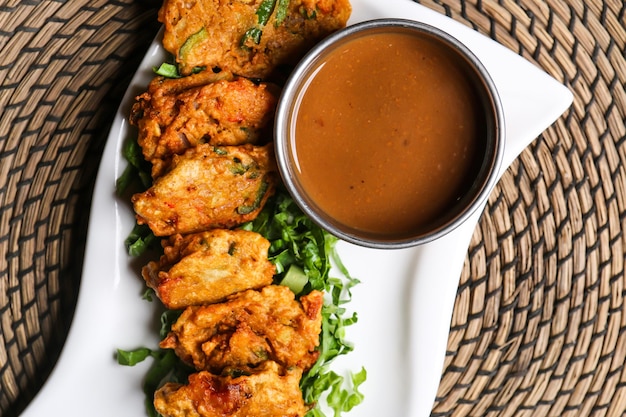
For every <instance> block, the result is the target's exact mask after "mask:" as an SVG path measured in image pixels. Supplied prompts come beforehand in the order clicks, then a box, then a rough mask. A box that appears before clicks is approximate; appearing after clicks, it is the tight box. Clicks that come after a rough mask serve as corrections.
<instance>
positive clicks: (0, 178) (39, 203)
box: [0, 0, 156, 417]
mask: <svg viewBox="0 0 626 417" xmlns="http://www.w3.org/2000/svg"><path fill="white" fill-rule="evenodd" d="M154 15H155V7H154V5H152V4H145V5H142V4H140V3H137V2H132V1H130V0H128V1H117V2H107V1H80V0H79V1H67V2H65V1H9V2H0V57H1V58H2V59H0V255H1V256H0V416H3V417H5V416H12V415H18V414H19V411H20V410H21V409H23V407H24V406H25V405H26V404H27V403H28V402H29V401H30V399H31V398H32V397H33V395H34V394H35V393H36V392H37V390H38V389H39V387H40V386H41V384H42V382H43V381H44V380H45V378H46V377H47V375H48V374H49V372H50V370H51V368H52V366H53V364H54V363H55V361H56V359H57V357H58V354H59V351H60V349H61V346H62V344H63V341H64V340H65V337H66V334H67V331H68V326H69V323H70V321H71V318H72V314H73V310H74V306H75V302H76V294H77V289H78V285H79V281H80V272H81V271H80V268H81V264H82V256H83V245H84V240H85V236H86V220H87V217H88V213H89V205H90V200H91V193H92V190H93V181H94V178H95V174H96V169H97V166H98V163H99V159H100V156H101V153H102V148H103V145H104V140H105V139H106V136H107V132H108V129H109V127H110V124H111V122H112V115H113V113H114V111H115V109H116V107H117V105H118V104H119V100H120V97H121V95H122V93H123V92H124V90H125V85H127V83H128V81H129V79H130V78H129V77H130V75H132V73H133V72H134V70H135V68H136V66H137V65H138V60H137V58H138V57H140V56H141V55H143V53H144V49H145V48H146V47H147V45H148V43H149V42H150V40H151V39H152V37H153V36H154V33H155V31H156V27H155V23H154V22H155V16H154Z"/></svg>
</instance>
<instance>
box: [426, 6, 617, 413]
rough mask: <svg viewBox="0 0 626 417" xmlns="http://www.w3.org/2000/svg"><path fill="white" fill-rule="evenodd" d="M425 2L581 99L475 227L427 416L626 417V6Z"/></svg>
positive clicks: (533, 149) (528, 154)
mask: <svg viewBox="0 0 626 417" xmlns="http://www.w3.org/2000/svg"><path fill="white" fill-rule="evenodd" d="M422 3H423V4H425V5H428V6H429V7H432V8H434V9H436V10H439V11H441V12H442V13H445V14H447V15H449V16H452V17H453V18H455V19H457V20H460V21H463V22H464V23H466V24H467V25H470V26H472V27H473V28H475V29H476V30H478V31H480V32H482V33H484V34H486V35H488V36H491V37H492V38H494V39H496V40H497V41H499V42H500V43H502V44H504V45H506V46H507V47H509V48H511V49H512V50H514V51H516V52H518V53H519V54H520V55H522V56H524V57H525V58H527V59H529V60H530V61H533V62H535V63H536V64H537V65H538V66H540V67H541V68H543V69H545V70H546V71H547V72H548V73H550V74H551V75H552V76H554V77H555V78H557V79H558V80H560V81H562V82H563V83H564V84H565V85H567V86H568V87H569V88H570V89H571V91H572V92H573V93H574V96H575V99H574V104H573V106H572V107H571V109H570V110H569V111H568V112H567V113H566V114H565V115H564V116H563V117H562V118H561V119H560V120H559V121H557V123H555V124H554V125H553V126H552V127H551V128H549V129H548V130H547V131H546V132H545V133H544V134H543V135H542V136H541V137H540V138H538V139H537V140H536V141H535V142H534V143H533V144H532V145H531V146H530V147H529V148H528V149H527V150H525V151H524V152H523V153H522V155H521V156H520V158H519V159H518V160H517V161H516V162H515V163H514V164H513V165H512V166H511V167H510V169H509V170H508V171H507V172H506V174H505V175H504V176H503V178H502V180H501V181H500V183H499V185H498V187H497V189H496V190H495V191H494V193H493V194H492V196H491V199H490V201H489V204H488V207H487V210H486V212H485V215H484V216H483V217H482V218H481V222H480V224H479V227H478V228H477V230H476V232H475V234H474V236H473V239H472V243H471V246H470V250H469V252H468V257H467V260H466V263H465V268H464V272H463V275H462V277H461V282H460V287H459V290H458V294H457V300H456V304H455V311H454V314H453V320H452V324H451V335H450V338H449V343H448V352H447V359H446V367H445V370H444V374H443V376H442V380H441V385H440V387H439V393H438V399H437V403H436V404H435V407H434V411H433V414H434V415H436V416H448V415H450V416H531V415H532V416H587V415H593V416H605V415H607V416H622V415H624V413H625V412H626V398H625V396H626V387H625V384H626V368H624V359H625V355H626V332H625V325H626V305H625V303H624V295H625V292H624V289H625V282H626V281H625V276H624V260H625V253H626V242H625V235H624V226H626V221H625V220H626V205H625V203H626V199H625V198H626V172H625V170H624V162H625V158H626V144H625V141H626V127H625V119H626V93H625V90H624V85H625V84H626V61H625V58H624V56H625V44H626V17H625V13H626V9H625V5H624V3H623V2H621V1H607V2H598V1H595V2H576V1H548V2H539V1H533V0H529V1H526V0H524V1H516V2H512V1H498V2H491V1H487V2H485V1H477V2H473V1H471V2H432V3H429V2H422ZM520 83H523V80H520Z"/></svg>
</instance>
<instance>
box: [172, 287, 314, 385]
mask: <svg viewBox="0 0 626 417" xmlns="http://www.w3.org/2000/svg"><path fill="white" fill-rule="evenodd" d="M323 302H324V300H323V294H322V293H321V292H319V291H313V292H311V293H310V294H308V295H305V296H302V297H301V298H300V302H298V301H297V300H295V296H294V294H293V292H292V291H291V290H290V289H289V288H288V287H285V286H282V285H270V286H267V287H265V288H263V289H262V290H260V291H254V290H249V291H244V292H242V293H239V294H235V295H233V296H232V297H230V298H229V299H228V300H227V301H226V302H224V303H219V304H212V305H208V306H200V307H189V308H187V309H185V311H184V312H183V313H182V315H181V316H180V317H179V318H178V320H177V321H176V323H174V325H173V326H172V328H171V331H170V333H169V334H168V336H167V337H166V338H165V339H164V340H163V341H162V342H161V347H162V348H164V349H174V351H175V352H176V354H177V355H178V357H180V358H181V359H182V360H183V361H184V362H186V363H188V364H190V365H192V366H194V367H195V368H196V369H198V370H209V371H212V372H216V373H220V372H221V371H222V370H224V369H227V368H242V367H255V366H258V365H259V364H261V363H263V362H265V361H267V360H271V361H275V362H278V363H279V364H281V365H282V366H285V367H287V368H291V367H299V368H301V369H303V370H307V369H309V368H310V367H311V366H313V364H314V363H315V361H316V360H317V358H318V356H319V352H318V351H317V349H316V348H317V346H318V344H319V334H320V331H321V326H322V313H321V309H322V304H323Z"/></svg>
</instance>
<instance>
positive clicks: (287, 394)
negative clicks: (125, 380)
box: [154, 361, 307, 417]
mask: <svg viewBox="0 0 626 417" xmlns="http://www.w3.org/2000/svg"><path fill="white" fill-rule="evenodd" d="M301 377H302V370H300V369H297V368H294V369H290V370H284V369H283V368H282V367H281V366H279V365H278V364H277V363H275V362H270V361H268V362H265V363H264V364H263V366H261V367H259V368H258V369H255V370H252V372H251V373H250V374H244V375H240V376H218V375H214V374H212V373H210V372H207V371H202V372H198V373H195V374H191V375H190V376H189V383H188V384H187V385H182V384H175V383H167V384H165V385H164V386H163V387H161V388H160V389H159V390H158V391H157V392H156V393H155V396H154V406H155V408H156V410H157V411H158V412H159V413H160V414H161V415H162V416H164V417H220V416H228V417H278V416H280V417H298V416H304V415H305V414H306V412H307V407H306V406H305V405H304V400H303V399H302V393H301V392H300V388H299V383H300V378H301Z"/></svg>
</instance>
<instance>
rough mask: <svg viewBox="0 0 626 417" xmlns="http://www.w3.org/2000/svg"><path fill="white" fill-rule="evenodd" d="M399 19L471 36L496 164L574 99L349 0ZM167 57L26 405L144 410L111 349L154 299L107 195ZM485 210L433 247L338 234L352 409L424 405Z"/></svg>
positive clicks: (145, 332) (511, 60) (153, 336)
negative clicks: (438, 32)
mask: <svg viewBox="0 0 626 417" xmlns="http://www.w3.org/2000/svg"><path fill="white" fill-rule="evenodd" d="M382 17H401V18H408V19H414V20H418V21H423V22H426V23H429V24H431V25H433V26H437V27H439V28H441V29H444V30H445V31H447V32H449V33H450V34H452V35H453V36H455V37H457V38H458V39H459V40H461V41H462V42H463V43H465V44H466V46H468V47H469V48H470V49H471V50H472V51H473V52H474V53H475V54H476V55H477V56H478V58H479V59H480V60H481V61H482V62H483V64H484V65H485V66H486V68H487V70H488V71H489V72H490V74H491V76H492V78H493V80H494V83H495V85H496V87H497V88H498V91H499V94H500V97H501V100H502V105H503V108H504V113H505V123H506V128H505V129H506V153H505V157H504V163H503V166H502V169H501V173H502V172H503V171H504V170H505V169H506V167H508V166H509V164H510V163H511V162H512V161H513V160H514V159H515V158H516V157H517V156H518V154H519V153H520V152H521V151H522V150H523V149H524V148H525V147H526V146H527V145H528V144H529V143H530V141H532V140H533V139H534V138H536V137H537V136H538V135H539V134H540V133H541V132H542V131H543V130H544V129H546V128H547V127H548V126H549V125H551V124H552V123H553V122H554V121H555V120H556V119H557V118H558V117H559V116H560V115H561V114H562V113H563V112H564V111H565V110H566V109H567V108H568V107H569V105H570V104H571V102H572V95H571V93H570V92H569V91H568V90H567V89H566V88H564V87H563V86H562V85H560V84H559V83H557V82H556V81H555V80H554V79H552V78H551V77H549V76H548V75H546V74H545V73H544V72H543V71H541V70H540V69H538V68H536V67H535V66H534V65H532V64H530V63H529V62H528V61H526V60H524V59H522V58H520V57H519V56H518V55H516V54H515V53H513V52H511V51H509V50H508V49H505V48H504V47H502V46H500V45H499V44H497V43H495V42H494V41H492V40H491V39H489V38H486V37H484V36H482V35H480V34H478V33H477V32H475V31H473V30H471V29H469V28H467V27H465V26H463V25H461V24H459V23H457V22H455V21H453V20H451V19H449V18H447V17H445V16H443V15H441V14H438V13H435V12H433V11H431V10H429V9H426V8H425V7H423V6H420V5H418V4H415V3H413V2H411V1H410V0H385V1H384V2H383V1H380V0H353V15H352V18H351V21H350V23H356V22H359V21H362V20H368V19H372V18H382ZM163 59H164V53H163V50H162V49H161V48H160V46H159V44H158V42H156V43H154V44H153V45H152V47H151V48H150V50H149V52H148V54H147V55H146V57H145V59H144V61H143V63H142V64H141V66H140V69H139V71H138V72H137V74H136V76H135V78H134V79H133V81H132V83H131V87H130V88H129V91H128V92H127V94H126V96H125V97H124V99H123V102H122V105H121V106H120V109H119V111H118V113H117V115H116V118H115V121H114V124H113V127H112V130H111V133H110V136H109V139H108V142H107V145H106V148H105V151H104V155H103V158H102V164H101V167H100V171H99V174H98V179H97V183H96V187H95V192H94V198H93V208H92V213H91V218H90V224H89V236H88V241H87V250H86V255H85V256H86V257H85V264H84V271H83V276H82V282H81V288H80V291H79V298H78V303H77V305H76V312H75V318H74V321H73V323H72V326H71V329H70V332H69V334H68V338H67V341H66V344H65V347H64V349H63V352H62V353H61V356H60V358H59V361H58V363H57V365H56V366H55V369H54V370H53V372H52V374H51V375H50V377H49V379H48V381H47V382H46V383H45V385H44V387H43V388H42V390H41V391H40V392H39V394H38V395H37V396H36V397H35V399H34V400H33V401H32V402H31V404H30V405H29V406H28V408H27V409H26V410H25V412H24V414H23V415H24V416H27V417H40V416H44V415H64V416H66V417H71V416H83V415H85V414H87V415H90V416H92V417H100V416H102V417H111V416H115V417H125V416H129V417H130V416H133V417H139V416H144V415H145V411H144V394H143V392H142V389H141V387H142V379H143V376H144V375H145V373H146V370H147V368H148V366H149V361H146V363H143V364H140V365H138V366H135V367H124V366H120V365H118V364H117V363H116V361H115V359H114V352H115V350H116V349H117V348H123V349H132V348H135V347H139V346H144V345H147V346H155V345H156V343H157V332H156V330H155V328H154V326H155V321H156V320H155V317H154V314H155V313H154V310H155V309H154V308H153V306H152V305H150V304H148V303H147V302H146V301H143V300H141V298H140V294H141V293H142V292H143V285H144V284H143V283H142V282H141V279H140V277H138V276H137V274H136V272H135V271H134V270H133V269H132V265H130V262H131V260H129V258H128V256H127V254H126V252H125V249H124V245H123V242H124V239H125V238H126V236H127V234H128V232H129V231H130V229H131V228H132V225H133V215H132V211H131V209H130V207H129V205H128V203H126V202H122V201H119V200H117V199H116V198H115V196H114V188H115V180H116V178H117V177H118V176H119V175H120V174H121V172H122V171H123V169H124V166H125V164H124V162H123V161H122V160H121V158H120V149H121V144H122V142H123V140H124V139H125V138H126V135H127V132H128V128H129V126H128V122H127V121H126V120H127V118H128V114H129V110H130V104H131V102H132V99H133V96H134V95H136V94H137V93H138V92H141V91H142V90H143V89H144V88H145V86H146V85H147V83H148V81H149V80H150V79H151V77H152V73H151V68H152V67H153V66H154V65H158V64H159V63H161V62H162V61H163ZM480 215H481V213H480V212H478V213H476V214H475V215H474V216H473V217H472V218H471V219H470V220H469V221H468V222H466V223H465V224H464V225H462V226H461V227H460V228H458V229H457V230H455V231H454V232H453V233H451V234H449V235H448V236H445V237H443V238H441V239H440V240H438V241H436V242H433V243H430V244H428V245H425V246H422V247H419V248H412V249H406V250H396V251H382V250H374V249H365V248H361V247H357V246H353V245H350V244H346V243H340V245H339V251H340V255H341V256H342V259H343V260H344V263H345V264H346V266H347V267H348V269H349V270H350V272H351V273H352V275H354V276H356V277H358V278H359V279H361V281H362V283H361V284H360V285H359V286H357V287H356V288H355V289H354V292H353V302H352V303H351V306H350V307H351V308H352V309H354V310H355V311H357V312H358V314H359V322H358V323H357V324H356V325H354V326H353V327H351V328H350V329H349V333H348V337H349V338H350V339H351V340H352V341H353V342H354V343H355V345H356V350H355V351H354V352H352V353H351V354H349V355H347V356H345V357H342V358H341V359H339V360H338V361H336V362H335V369H336V370H337V371H339V372H341V371H342V370H343V369H353V370H359V369H360V367H361V366H365V367H366V369H367V371H368V380H367V382H366V383H365V384H364V386H363V387H362V392H363V393H364V394H365V401H364V403H363V404H361V405H360V406H358V407H357V408H355V409H354V410H353V411H352V412H351V413H350V414H349V415H350V416H355V417H356V416H367V417H370V416H372V417H374V416H376V417H378V416H383V415H385V416H414V417H421V416H427V415H429V414H430V411H431V409H432V406H433V403H434V398H435V395H436V393H437V388H438V385H439V380H440V377H441V374H442V366H443V362H444V358H445V350H446V343H447V339H448V334H449V326H450V319H451V317H452V310H453V307H454V301H455V296H456V290H457V285H458V280H459V277H460V274H461V269H462V266H463V261H464V259H465V256H466V252H467V248H468V245H469V241H470V238H471V236H472V233H473V231H474V228H475V227H476V224H477V221H478V219H479V217H480Z"/></svg>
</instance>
